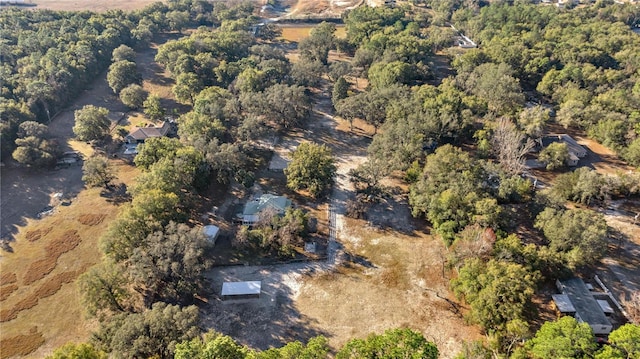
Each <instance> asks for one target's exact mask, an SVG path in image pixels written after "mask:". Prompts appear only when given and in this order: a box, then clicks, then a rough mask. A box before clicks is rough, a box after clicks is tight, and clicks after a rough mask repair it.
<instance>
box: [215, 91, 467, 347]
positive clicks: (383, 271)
mask: <svg viewBox="0 0 640 359" xmlns="http://www.w3.org/2000/svg"><path fill="white" fill-rule="evenodd" d="M331 113H332V111H331V105H330V100H329V98H328V93H327V92H326V91H325V92H322V93H319V94H316V103H315V104H314V115H313V118H312V119H311V121H309V126H308V128H307V129H306V131H305V133H306V136H305V138H307V139H309V140H313V141H316V142H318V143H325V144H327V145H328V146H329V147H331V149H332V150H333V152H334V155H335V156H336V160H337V165H338V175H337V184H336V186H335V189H334V191H333V194H332V196H331V203H332V206H333V207H334V208H335V211H336V216H335V219H334V223H332V225H333V226H334V227H335V228H336V229H337V237H338V238H337V239H338V240H337V244H336V245H334V246H331V244H330V245H329V247H330V249H329V253H327V256H328V258H329V260H328V261H321V262H303V263H291V264H282V265H270V266H230V267H217V268H214V269H213V270H211V271H210V273H209V275H208V277H209V279H210V280H211V283H212V291H213V292H214V295H213V296H212V297H211V298H209V304H208V305H207V306H206V309H205V312H206V314H205V320H204V324H205V326H206V327H207V328H211V329H215V330H217V331H220V332H222V333H224V334H228V335H231V336H232V337H233V338H235V339H237V340H238V341H240V342H241V343H242V344H245V345H248V346H250V347H253V348H260V349H265V348H268V347H270V346H281V345H283V344H285V343H286V342H288V341H291V340H301V341H303V342H306V341H307V340H308V339H309V338H311V337H313V336H316V335H324V336H326V337H327V338H328V339H329V343H330V345H331V346H332V348H334V349H335V348H339V347H340V346H341V345H343V344H344V343H345V342H346V341H347V340H349V339H350V338H353V337H365V336H367V335H368V334H369V333H372V332H377V333H380V332H382V331H384V330H385V329H390V328H395V327H403V326H407V327H411V328H414V329H416V330H418V331H420V332H422V333H423V334H424V335H425V337H426V338H427V339H429V340H432V341H434V342H435V343H436V344H437V345H438V348H439V349H440V351H441V357H443V358H451V357H453V356H454V355H455V354H457V352H458V351H459V350H460V348H461V344H462V342H463V341H468V340H473V339H478V338H480V332H479V330H478V328H477V327H473V326H468V325H466V324H465V321H464V319H463V318H462V309H461V308H459V307H457V306H456V305H454V304H453V302H452V301H451V300H450V298H448V297H447V296H448V289H447V286H448V281H449V278H447V277H446V276H445V275H446V274H447V273H448V271H447V273H445V270H444V268H443V265H444V263H443V259H444V257H445V252H446V249H445V248H444V245H443V243H442V241H441V240H439V239H437V238H434V237H433V236H431V235H428V234H425V233H423V232H422V231H420V230H414V227H415V226H414V225H413V224H412V223H411V222H412V221H411V219H410V214H409V209H408V206H407V203H406V201H405V200H403V199H402V198H391V199H389V200H388V201H386V202H384V203H382V204H380V205H378V206H377V207H374V208H372V210H371V211H370V212H369V214H370V220H371V222H373V223H376V224H378V223H379V222H380V223H382V222H384V223H385V224H386V225H385V227H386V228H387V230H378V229H374V228H371V227H370V226H369V225H368V223H367V222H365V221H362V220H350V219H347V218H345V217H344V208H345V201H346V199H348V198H351V197H352V196H354V193H353V188H352V186H351V184H350V183H349V181H348V175H347V173H348V171H349V169H352V168H355V167H356V166H357V165H358V164H360V163H362V162H363V161H364V160H365V158H366V146H367V144H368V141H369V140H368V138H367V137H363V136H357V135H355V134H353V133H349V132H348V130H346V131H341V130H338V129H342V128H345V129H348V125H345V124H343V123H341V121H338V120H337V119H335V118H334V117H333V116H332V115H331ZM282 142H283V143H287V141H282ZM371 216H374V217H373V218H372V217H371ZM250 280H261V281H262V286H263V289H262V296H261V298H260V299H242V300H227V301H222V300H221V298H220V296H219V294H220V290H221V287H222V283H223V282H225V281H250Z"/></svg>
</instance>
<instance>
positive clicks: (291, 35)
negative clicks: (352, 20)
mask: <svg viewBox="0 0 640 359" xmlns="http://www.w3.org/2000/svg"><path fill="white" fill-rule="evenodd" d="M314 27H315V26H302V25H282V26H280V29H282V35H280V37H279V39H280V40H285V41H290V42H298V41H300V40H302V39H304V38H306V37H309V33H310V32H311V30H312V29H313V28H314ZM335 35H336V37H337V38H341V39H343V38H346V37H347V30H346V27H344V25H343V26H336V32H335Z"/></svg>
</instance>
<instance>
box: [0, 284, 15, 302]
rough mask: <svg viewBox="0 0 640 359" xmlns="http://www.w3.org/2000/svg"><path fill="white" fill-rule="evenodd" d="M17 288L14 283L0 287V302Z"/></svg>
mask: <svg viewBox="0 0 640 359" xmlns="http://www.w3.org/2000/svg"><path fill="white" fill-rule="evenodd" d="M16 289H18V286H17V285H16V284H9V285H5V286H4V287H0V302H2V301H4V300H5V299H7V298H9V296H10V295H11V293H13V292H15V291H16Z"/></svg>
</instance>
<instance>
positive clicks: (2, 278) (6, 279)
mask: <svg viewBox="0 0 640 359" xmlns="http://www.w3.org/2000/svg"><path fill="white" fill-rule="evenodd" d="M17 281H18V277H17V276H16V274H15V273H13V272H4V273H2V274H0V285H7V284H11V283H15V282H17Z"/></svg>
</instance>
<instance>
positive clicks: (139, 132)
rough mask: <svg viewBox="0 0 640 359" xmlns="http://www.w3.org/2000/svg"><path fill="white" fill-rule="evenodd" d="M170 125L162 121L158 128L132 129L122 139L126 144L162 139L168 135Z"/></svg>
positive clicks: (153, 126) (152, 126)
mask: <svg viewBox="0 0 640 359" xmlns="http://www.w3.org/2000/svg"><path fill="white" fill-rule="evenodd" d="M170 128H171V124H169V122H166V121H163V122H162V124H160V126H155V125H151V126H149V127H134V128H133V129H132V130H131V132H129V134H128V135H127V136H126V137H125V138H124V139H125V141H126V142H127V143H130V144H132V143H144V141H146V140H147V139H149V138H156V137H164V136H166V135H167V133H169V129H170Z"/></svg>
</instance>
